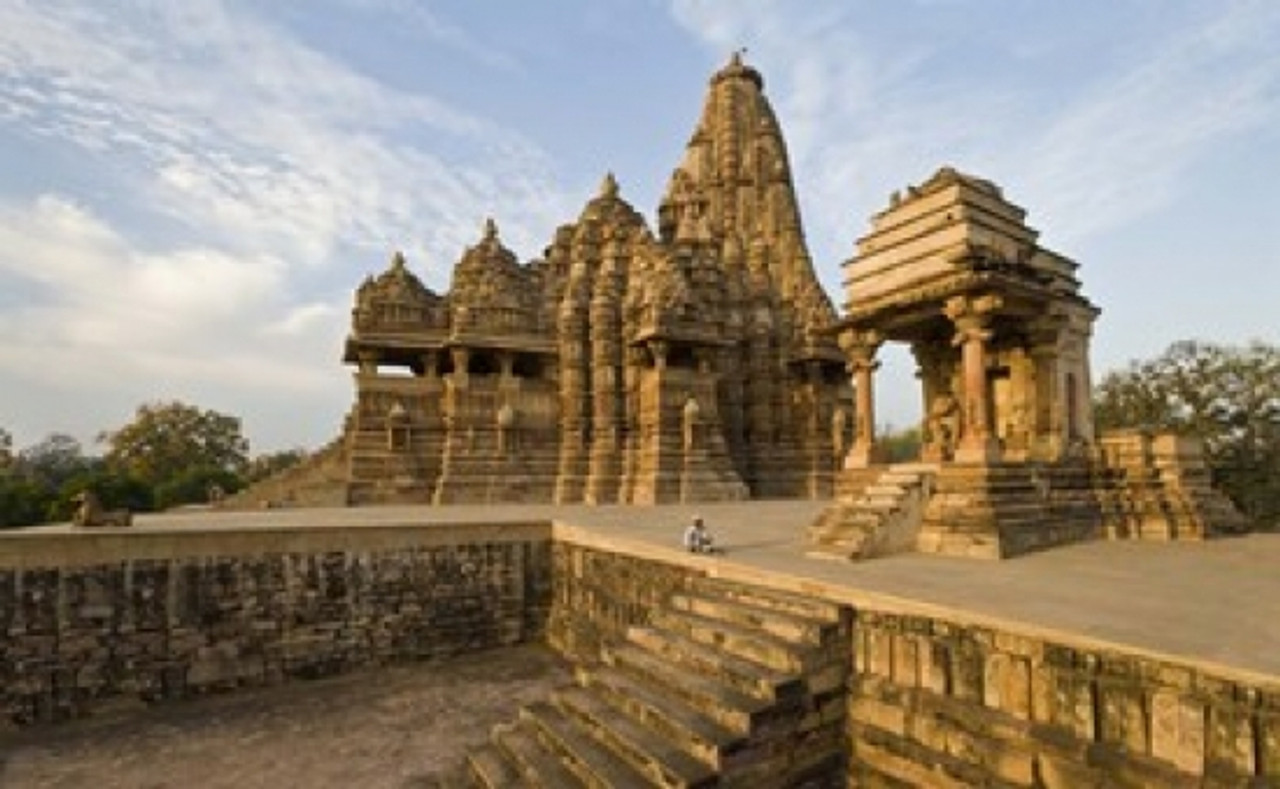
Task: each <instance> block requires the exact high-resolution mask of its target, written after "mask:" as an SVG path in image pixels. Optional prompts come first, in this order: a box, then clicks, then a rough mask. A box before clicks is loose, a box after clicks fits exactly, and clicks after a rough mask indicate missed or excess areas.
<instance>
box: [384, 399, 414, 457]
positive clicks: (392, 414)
mask: <svg viewBox="0 0 1280 789" xmlns="http://www.w3.org/2000/svg"><path fill="white" fill-rule="evenodd" d="M408 448H409V412H408V411H406V410H405V408H404V405H403V404H402V403H400V401H398V400H397V401H396V402H394V403H392V404H391V407H390V408H388V409H387V449H389V450H391V451H392V452H403V451H405V450H406V449H408Z"/></svg>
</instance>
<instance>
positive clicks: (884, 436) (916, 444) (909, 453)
mask: <svg viewBox="0 0 1280 789" xmlns="http://www.w3.org/2000/svg"><path fill="white" fill-rule="evenodd" d="M877 433H878V436H877V438H876V443H877V444H878V445H879V448H880V453H881V455H882V456H883V458H884V461H885V462H886V463H906V462H908V461H913V460H919V459H920V445H921V441H920V428H919V427H908V428H904V429H902V430H898V429H896V428H895V427H893V425H884V426H883V427H881V428H880V429H879V430H878V431H877Z"/></svg>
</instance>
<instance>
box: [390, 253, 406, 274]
mask: <svg viewBox="0 0 1280 789" xmlns="http://www.w3.org/2000/svg"><path fill="white" fill-rule="evenodd" d="M391 268H393V269H396V270H397V271H402V270H403V269H404V253H403V252H401V251H400V250H398V249H397V250H396V251H395V254H393V255H392V256H391Z"/></svg>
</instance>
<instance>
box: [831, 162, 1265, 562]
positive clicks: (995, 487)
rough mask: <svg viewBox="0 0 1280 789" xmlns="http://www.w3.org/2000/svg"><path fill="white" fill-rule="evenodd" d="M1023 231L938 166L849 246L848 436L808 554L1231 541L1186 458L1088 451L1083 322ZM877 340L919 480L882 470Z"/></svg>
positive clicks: (1188, 447) (1165, 446) (1144, 450)
mask: <svg viewBox="0 0 1280 789" xmlns="http://www.w3.org/2000/svg"><path fill="white" fill-rule="evenodd" d="M1025 216H1026V212H1025V211H1024V210H1023V209H1021V208H1019V207H1018V206H1016V205H1014V204H1012V203H1010V202H1009V201H1008V200H1006V199H1005V197H1004V195H1003V193H1002V192H1001V190H1000V189H999V187H997V186H996V185H995V184H993V183H991V182H990V181H986V180H983V179H980V178H976V177H973V176H971V175H965V174H962V173H960V172H958V171H956V170H955V169H953V168H951V167H943V168H942V169H940V170H938V171H937V173H936V174H934V175H933V177H931V178H929V179H928V180H927V181H925V182H924V183H922V184H920V185H919V186H914V187H911V188H909V189H908V190H907V192H906V194H905V195H902V194H897V193H895V194H894V195H893V196H892V197H891V198H890V205H889V207H888V208H886V209H885V210H884V211H881V212H880V213H879V214H877V215H876V216H875V217H874V219H873V220H872V228H871V232H870V233H868V234H867V235H866V236H865V237H863V238H862V239H860V240H859V241H858V250H857V255H856V256H855V257H854V258H853V259H851V260H849V261H848V262H846V263H845V264H844V267H845V283H846V289H847V291H846V303H845V310H846V312H845V316H844V317H843V318H842V319H841V321H840V324H839V327H838V331H839V336H840V344H841V347H842V348H843V349H844V351H845V354H846V358H847V360H848V366H849V369H850V370H851V371H852V372H853V375H854V386H855V390H856V393H857V394H856V397H855V400H854V405H855V416H854V424H855V425H856V429H855V431H854V441H853V445H852V447H850V449H849V451H848V452H847V453H846V455H845V458H844V471H843V472H842V474H841V476H840V479H839V481H838V483H837V497H836V498H837V500H836V502H835V503H834V504H833V505H832V506H831V508H829V509H828V510H827V511H826V512H825V513H823V515H822V516H821V517H820V518H819V520H818V521H817V522H816V523H815V524H813V526H812V527H811V529H810V538H811V540H812V542H813V544H814V555H817V556H824V557H825V556H829V557H838V558H867V557H869V556H874V555H879V554H882V553H885V552H892V550H910V549H912V548H916V549H919V550H924V551H931V552H941V553H955V554H964V555H970V556H982V557H1003V556H1013V555H1017V554H1020V553H1024V552H1026V551H1029V550H1035V549H1040V548H1045V547H1049V546H1052V545H1057V544H1061V543H1065V542H1073V541H1078V540H1083V539H1090V538H1095V537H1100V536H1104V535H1106V536H1112V537H1147V538H1163V539H1186V538H1193V539H1198V538H1203V537H1208V536H1212V535H1214V534H1218V533H1224V532H1233V531H1239V530H1242V529H1244V528H1245V526H1246V525H1245V523H1244V521H1243V519H1242V518H1241V516H1240V515H1239V513H1238V512H1236V511H1235V509H1234V508H1233V507H1232V506H1231V504H1230V502H1229V501H1227V499H1226V498H1225V497H1223V496H1222V495H1221V494H1219V493H1216V492H1215V491H1213V490H1212V488H1211V487H1210V486H1209V484H1208V473H1207V470H1206V468H1205V465H1204V461H1203V457H1202V451H1201V449H1200V446H1199V445H1198V444H1197V443H1196V442H1193V441H1191V440H1190V439H1186V438H1178V437H1174V436H1164V437H1158V438H1154V439H1153V438H1152V437H1150V436H1142V435H1140V434H1136V433H1135V434H1128V435H1125V436H1114V437H1105V436H1104V437H1102V438H1101V439H1099V437H1098V436H1097V435H1096V433H1095V429H1094V422H1093V408H1092V400H1091V398H1090V391H1091V382H1090V367H1089V338H1090V335H1091V333H1092V327H1093V322H1094V320H1095V319H1096V318H1097V317H1098V314H1099V310H1098V308H1097V307H1095V306H1094V305H1093V304H1092V303H1091V302H1090V301H1089V300H1088V299H1087V298H1085V297H1084V295H1083V294H1082V293H1081V292H1080V282H1079V280H1078V278H1077V276H1076V270H1077V265H1076V264H1075V263H1074V262H1072V261H1071V260H1069V259H1067V258H1065V257H1063V256H1062V255H1059V254H1057V253H1055V252H1052V251H1050V250H1048V249H1045V248H1044V247H1041V246H1039V245H1038V243H1037V236H1038V234H1037V232H1036V231H1035V230H1033V229H1031V228H1030V227H1028V226H1027V224H1026V223H1025ZM885 342H900V343H906V344H908V345H909V346H910V348H911V352H912V354H913V355H914V357H915V359H916V362H917V365H918V377H919V379H920V382H921V396H922V401H923V407H922V411H923V413H924V419H923V422H922V424H921V433H922V438H923V451H922V457H921V460H922V461H924V464H916V465H914V466H911V467H897V468H892V467H888V466H886V465H884V464H883V463H882V462H881V460H880V456H879V451H878V449H879V448H878V446H877V443H876V436H875V427H874V426H875V406H874V397H873V387H874V372H875V370H876V368H877V366H878V363H877V362H876V360H875V357H876V353H877V351H878V350H879V348H880V347H881V345H882V344H883V343H885ZM908 480H910V481H911V482H910V484H905V482H904V481H908ZM921 501H923V506H920V503H921ZM904 515H907V517H904ZM888 546H893V548H892V550H891V549H890V548H889V547H888Z"/></svg>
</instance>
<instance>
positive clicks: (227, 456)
mask: <svg viewBox="0 0 1280 789" xmlns="http://www.w3.org/2000/svg"><path fill="white" fill-rule="evenodd" d="M99 440H100V441H102V442H104V443H105V444H106V445H107V446H108V451H107V454H106V458H105V459H106V462H107V465H108V467H110V468H111V469H113V470H116V471H118V472H123V473H125V474H127V475H128V476H131V477H134V478H136V479H138V480H141V481H142V482H143V483H145V484H146V485H148V486H150V487H151V489H152V490H153V491H154V493H155V498H156V503H157V504H158V505H161V506H172V505H174V504H184V503H189V502H203V501H205V500H206V497H207V495H208V494H207V482H206V483H201V480H205V481H207V480H212V479H236V480H238V479H239V477H240V475H241V474H243V473H244V471H245V469H246V467H247V465H248V452H249V442H248V441H247V440H246V439H245V438H244V436H243V435H242V434H241V432H240V420H239V419H238V418H236V417H233V416H228V415H226V414H221V413H218V412H217V411H213V410H207V409H200V408H197V407H195V406H192V405H187V404H186V403H181V402H177V401H174V402H167V403H148V404H146V405H143V406H140V407H139V408H138V412H137V414H136V415H135V417H134V420H133V421H132V422H130V423H129V424H127V425H125V426H124V427H122V428H120V429H119V430H115V431H108V432H105V433H103V434H102V435H100V436H99Z"/></svg>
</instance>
